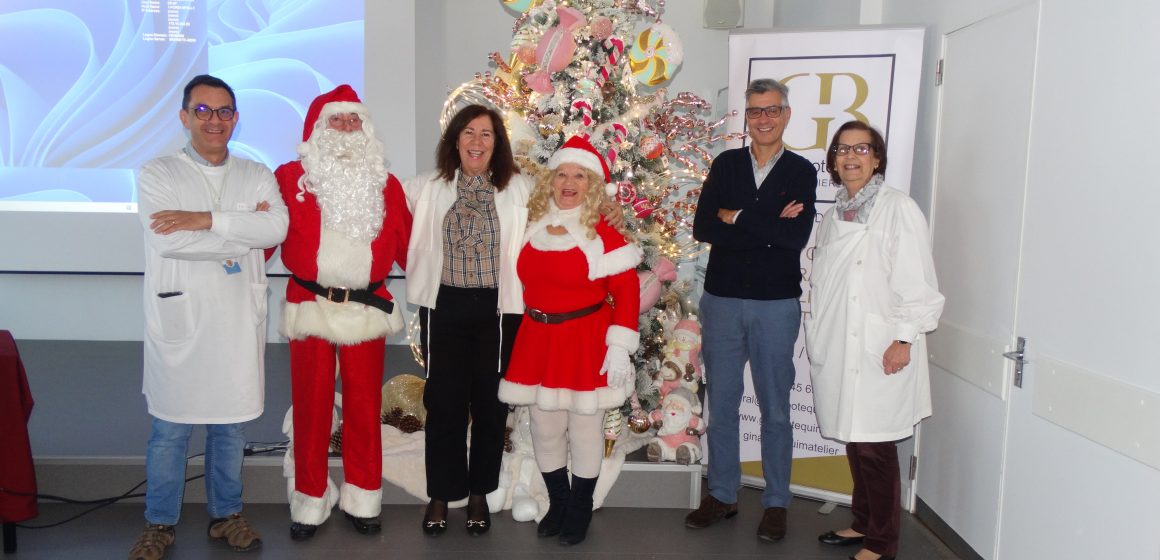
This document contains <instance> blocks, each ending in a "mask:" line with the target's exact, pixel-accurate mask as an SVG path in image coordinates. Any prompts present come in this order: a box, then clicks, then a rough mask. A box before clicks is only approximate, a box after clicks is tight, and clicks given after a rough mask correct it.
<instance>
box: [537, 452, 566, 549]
mask: <svg viewBox="0 0 1160 560" xmlns="http://www.w3.org/2000/svg"><path fill="white" fill-rule="evenodd" d="M540 474H542V475H544V485H545V486H547V487H548V513H546V514H544V518H543V519H541V520H540V524H539V525H538V526H537V527H536V535H539V536H541V537H554V536H556V535H559V534H560V527H562V526H563V525H564V510H565V509H567V508H568V496H569V495H570V494H571V493H572V491H571V490H570V489H569V488H568V467H563V468H560V469H556V470H554V471H552V472H546V473H540Z"/></svg>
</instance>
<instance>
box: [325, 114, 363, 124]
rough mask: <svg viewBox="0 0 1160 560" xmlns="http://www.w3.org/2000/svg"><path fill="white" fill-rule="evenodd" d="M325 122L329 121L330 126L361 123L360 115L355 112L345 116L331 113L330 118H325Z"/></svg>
mask: <svg viewBox="0 0 1160 560" xmlns="http://www.w3.org/2000/svg"><path fill="white" fill-rule="evenodd" d="M326 122H328V123H330V125H331V126H342V125H344V124H345V125H347V126H355V125H358V124H360V123H362V117H360V116H358V115H355V114H351V115H349V116H346V117H344V116H342V115H341V114H339V115H331V116H330V118H328V119H326Z"/></svg>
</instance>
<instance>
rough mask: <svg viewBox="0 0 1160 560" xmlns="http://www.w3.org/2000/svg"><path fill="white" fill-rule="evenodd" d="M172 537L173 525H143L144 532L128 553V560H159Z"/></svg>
mask: <svg viewBox="0 0 1160 560" xmlns="http://www.w3.org/2000/svg"><path fill="white" fill-rule="evenodd" d="M174 537H175V534H174V532H173V525H145V531H144V532H142V533H141V537H140V538H138V539H137V542H136V543H133V549H132V550H130V551H129V560H161V559H162V558H164V557H165V549H166V548H169V545H171V544H173V540H174Z"/></svg>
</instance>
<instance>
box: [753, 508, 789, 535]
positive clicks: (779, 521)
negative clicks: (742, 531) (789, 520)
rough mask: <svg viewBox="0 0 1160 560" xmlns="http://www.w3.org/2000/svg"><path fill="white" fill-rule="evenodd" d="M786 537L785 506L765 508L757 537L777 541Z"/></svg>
mask: <svg viewBox="0 0 1160 560" xmlns="http://www.w3.org/2000/svg"><path fill="white" fill-rule="evenodd" d="M784 537H785V508H779V507H771V508H765V513H764V514H763V515H762V516H761V524H760V525H758V526H757V538H759V539H761V540H763V541H768V542H777V541H780V540H781V539H783V538H784Z"/></svg>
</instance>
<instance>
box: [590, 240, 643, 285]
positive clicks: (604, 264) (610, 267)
mask: <svg viewBox="0 0 1160 560" xmlns="http://www.w3.org/2000/svg"><path fill="white" fill-rule="evenodd" d="M600 247H601V249H602V250H603V248H604V244H603V243H601V244H600ZM642 260H644V251H643V250H642V249H641V248H640V246H638V245H637V244H635V243H629V244H628V245H625V246H623V247H621V248H619V249H614V250H613V251H611V252H608V253H602V254H601V255H600V258H599V259H598V260H597V261H596V266H595V267H594V266H592V261H591V260H589V262H588V278H589V279H590V280H595V279H597V278H604V277H606V276H615V275H617V274H620V273H621V272H624V271H626V270H632V269H634V268H636V265H638V264H640V262H641V261H642Z"/></svg>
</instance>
